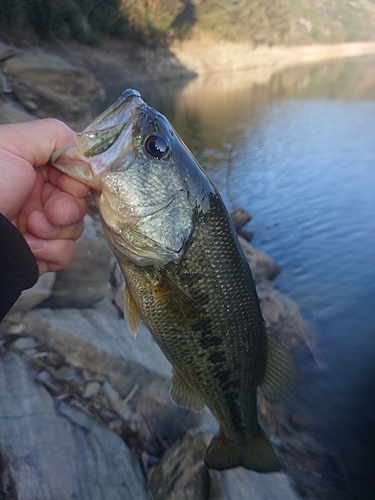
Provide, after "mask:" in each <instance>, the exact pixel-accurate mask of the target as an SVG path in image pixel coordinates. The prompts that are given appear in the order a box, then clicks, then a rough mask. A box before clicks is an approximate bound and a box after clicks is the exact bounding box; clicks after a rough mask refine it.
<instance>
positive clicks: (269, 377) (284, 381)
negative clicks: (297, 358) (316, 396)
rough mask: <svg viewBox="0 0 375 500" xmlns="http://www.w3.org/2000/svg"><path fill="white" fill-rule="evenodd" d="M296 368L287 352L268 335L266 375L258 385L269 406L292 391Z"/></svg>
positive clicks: (278, 401)
mask: <svg viewBox="0 0 375 500" xmlns="http://www.w3.org/2000/svg"><path fill="white" fill-rule="evenodd" d="M296 378H297V368H296V366H295V364H294V361H293V359H292V357H291V355H290V354H289V352H288V351H287V350H286V349H285V348H284V347H283V346H282V345H280V344H279V342H278V341H277V340H276V339H274V338H273V337H271V336H270V335H268V353H267V366H266V373H265V375H264V378H263V380H262V382H261V384H260V386H259V387H260V389H261V391H262V394H263V396H264V397H265V398H266V399H267V401H268V402H269V403H271V404H276V403H280V402H281V401H283V400H284V399H286V398H287V397H288V396H289V395H290V394H291V392H292V391H293V389H294V387H295V384H296Z"/></svg>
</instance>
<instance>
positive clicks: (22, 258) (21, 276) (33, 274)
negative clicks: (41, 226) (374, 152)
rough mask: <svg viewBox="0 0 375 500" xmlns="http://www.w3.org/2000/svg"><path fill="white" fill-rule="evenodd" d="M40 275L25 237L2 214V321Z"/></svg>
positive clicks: (0, 256) (0, 259)
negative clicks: (23, 291) (24, 291)
mask: <svg viewBox="0 0 375 500" xmlns="http://www.w3.org/2000/svg"><path fill="white" fill-rule="evenodd" d="M38 277H39V271H38V265H37V263H36V260H35V257H34V255H33V253H32V251H31V250H30V247H29V245H28V244H27V243H26V240H25V238H24V237H23V236H22V234H21V233H20V232H19V231H18V229H17V228H16V227H15V226H14V225H13V224H12V223H11V222H10V221H9V220H8V219H7V218H5V217H4V216H3V215H2V214H0V321H1V320H2V319H3V318H4V316H5V315H6V313H7V312H8V311H9V309H10V308H11V307H12V305H13V304H14V303H15V302H16V300H17V299H18V297H19V296H20V295H21V292H22V290H26V289H27V288H31V287H32V286H33V285H35V283H36V282H37V280H38Z"/></svg>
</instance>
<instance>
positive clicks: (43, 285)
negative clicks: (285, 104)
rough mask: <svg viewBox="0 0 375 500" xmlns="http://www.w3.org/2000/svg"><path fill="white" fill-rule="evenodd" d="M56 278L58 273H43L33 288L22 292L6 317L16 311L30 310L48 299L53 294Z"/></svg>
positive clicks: (10, 316) (9, 316)
mask: <svg viewBox="0 0 375 500" xmlns="http://www.w3.org/2000/svg"><path fill="white" fill-rule="evenodd" d="M55 279H56V273H45V274H43V276H41V277H40V278H39V279H38V281H37V283H36V284H35V285H34V286H33V287H32V288H29V289H28V290H24V291H23V292H22V295H21V297H20V298H19V299H18V300H17V302H16V303H15V304H14V306H13V307H12V309H11V310H10V311H9V313H8V314H7V316H6V319H9V318H10V319H11V318H12V316H13V315H14V313H17V312H18V311H28V310H30V309H32V308H33V307H35V306H37V305H38V304H40V303H41V302H43V300H46V298H47V297H49V296H50V295H51V292H52V287H53V284H54V282H55Z"/></svg>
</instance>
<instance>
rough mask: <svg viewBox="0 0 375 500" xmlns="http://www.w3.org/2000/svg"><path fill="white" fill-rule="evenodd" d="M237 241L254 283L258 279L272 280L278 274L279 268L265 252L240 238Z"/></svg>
mask: <svg viewBox="0 0 375 500" xmlns="http://www.w3.org/2000/svg"><path fill="white" fill-rule="evenodd" d="M238 239H239V242H240V244H241V247H242V250H243V251H244V253H245V257H246V259H247V261H248V263H249V265H250V268H251V272H252V273H253V276H254V279H255V280H256V281H257V280H260V279H267V280H273V279H274V278H275V277H276V276H277V275H278V274H279V273H280V268H279V266H278V265H277V264H276V263H275V261H274V260H272V259H271V257H269V256H268V255H267V254H266V253H265V252H263V251H262V250H259V248H255V247H254V246H253V245H251V244H250V243H249V242H248V241H246V240H245V238H243V237H242V236H239V237H238Z"/></svg>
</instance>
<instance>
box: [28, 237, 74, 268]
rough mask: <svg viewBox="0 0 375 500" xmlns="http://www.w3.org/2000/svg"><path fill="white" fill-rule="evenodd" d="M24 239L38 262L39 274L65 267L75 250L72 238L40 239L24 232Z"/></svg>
mask: <svg viewBox="0 0 375 500" xmlns="http://www.w3.org/2000/svg"><path fill="white" fill-rule="evenodd" d="M25 239H26V241H27V243H28V244H29V246H30V248H31V250H32V252H33V254H34V257H35V258H36V260H37V262H38V265H39V272H40V274H43V273H45V272H48V271H58V270H59V269H62V268H64V267H66V266H67V265H68V264H69V263H70V262H71V260H72V259H73V257H74V256H75V254H76V252H77V245H76V242H75V241H74V240H64V239H61V240H42V239H39V238H35V236H33V235H31V234H26V235H25Z"/></svg>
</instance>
